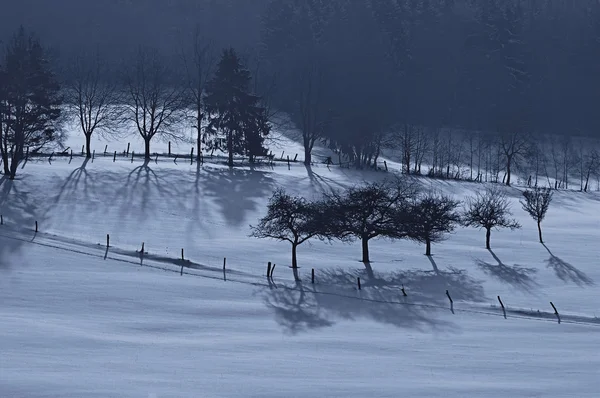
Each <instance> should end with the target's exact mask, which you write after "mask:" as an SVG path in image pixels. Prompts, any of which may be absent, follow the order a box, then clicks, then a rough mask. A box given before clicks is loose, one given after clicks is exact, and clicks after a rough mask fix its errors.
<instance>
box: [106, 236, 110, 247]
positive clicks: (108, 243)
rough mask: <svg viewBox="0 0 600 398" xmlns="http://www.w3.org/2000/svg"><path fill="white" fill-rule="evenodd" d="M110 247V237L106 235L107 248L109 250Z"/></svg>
mask: <svg viewBox="0 0 600 398" xmlns="http://www.w3.org/2000/svg"><path fill="white" fill-rule="evenodd" d="M109 247H110V235H109V234H106V248H107V249H108V248H109Z"/></svg>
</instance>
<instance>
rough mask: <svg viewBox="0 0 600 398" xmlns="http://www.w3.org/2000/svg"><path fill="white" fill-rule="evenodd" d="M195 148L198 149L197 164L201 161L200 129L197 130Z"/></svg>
mask: <svg viewBox="0 0 600 398" xmlns="http://www.w3.org/2000/svg"><path fill="white" fill-rule="evenodd" d="M196 146H197V147H198V148H197V150H198V152H197V154H196V157H197V158H198V162H200V160H201V159H202V152H201V151H202V133H201V130H200V129H198V139H197V141H196Z"/></svg>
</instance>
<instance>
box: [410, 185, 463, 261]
mask: <svg viewBox="0 0 600 398" xmlns="http://www.w3.org/2000/svg"><path fill="white" fill-rule="evenodd" d="M458 205H459V202H458V201H456V200H454V199H452V198H451V197H449V196H447V195H443V194H438V193H433V192H429V193H427V194H424V195H421V196H419V197H417V199H415V200H414V202H413V204H412V206H411V207H410V210H409V212H408V217H409V221H408V225H409V226H408V228H407V230H408V233H407V237H408V238H409V239H412V240H415V241H417V242H421V243H425V255H426V256H431V244H432V243H436V242H441V241H443V240H445V239H446V236H447V235H448V234H449V233H451V232H453V231H454V229H455V228H456V225H457V224H458V222H459V221H460V215H459V214H458V213H457V212H456V208H457V207H458Z"/></svg>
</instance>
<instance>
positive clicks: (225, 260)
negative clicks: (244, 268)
mask: <svg viewBox="0 0 600 398" xmlns="http://www.w3.org/2000/svg"><path fill="white" fill-rule="evenodd" d="M226 264H227V257H223V271H225V265H226Z"/></svg>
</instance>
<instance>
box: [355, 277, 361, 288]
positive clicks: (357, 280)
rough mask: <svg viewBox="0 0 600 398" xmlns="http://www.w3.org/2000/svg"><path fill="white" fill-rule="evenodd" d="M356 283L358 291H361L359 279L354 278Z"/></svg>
mask: <svg viewBox="0 0 600 398" xmlns="http://www.w3.org/2000/svg"><path fill="white" fill-rule="evenodd" d="M356 282H357V283H358V290H360V289H361V286H360V278H356Z"/></svg>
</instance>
